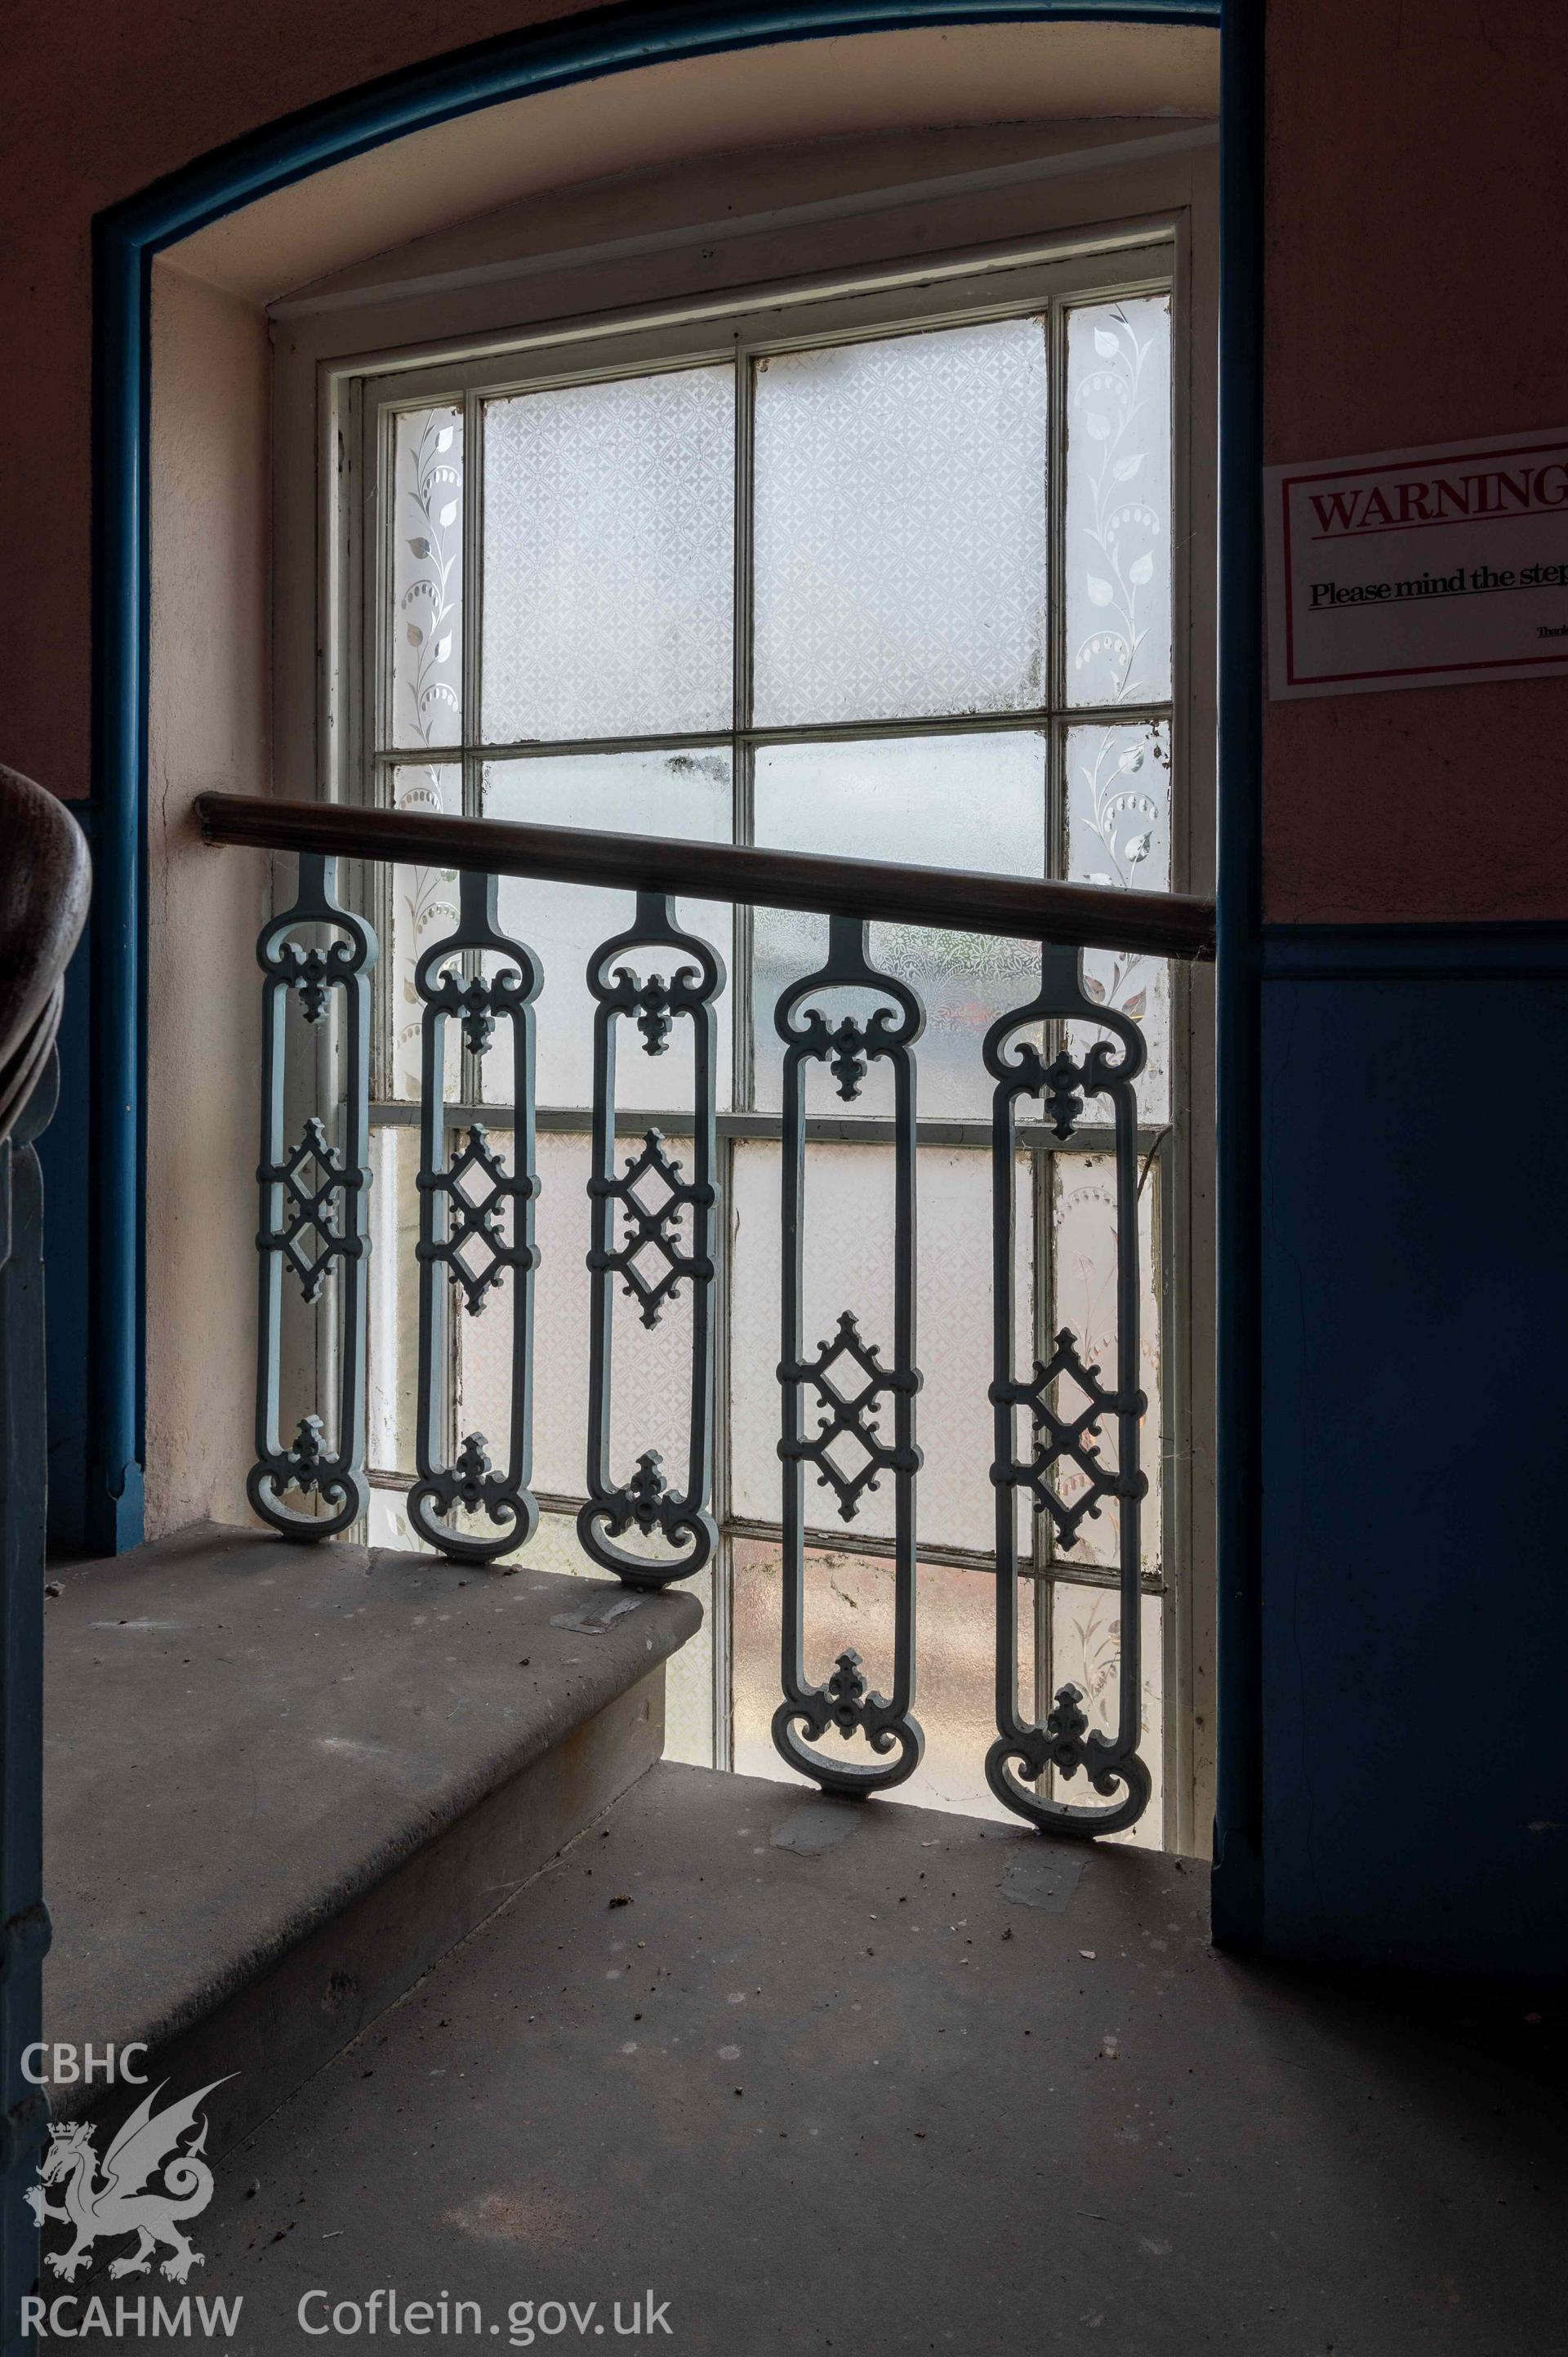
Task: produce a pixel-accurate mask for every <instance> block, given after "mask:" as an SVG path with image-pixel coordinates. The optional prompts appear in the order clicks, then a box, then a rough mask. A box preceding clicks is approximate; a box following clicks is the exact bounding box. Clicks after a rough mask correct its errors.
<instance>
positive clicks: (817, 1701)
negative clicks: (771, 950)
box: [773, 917, 925, 1793]
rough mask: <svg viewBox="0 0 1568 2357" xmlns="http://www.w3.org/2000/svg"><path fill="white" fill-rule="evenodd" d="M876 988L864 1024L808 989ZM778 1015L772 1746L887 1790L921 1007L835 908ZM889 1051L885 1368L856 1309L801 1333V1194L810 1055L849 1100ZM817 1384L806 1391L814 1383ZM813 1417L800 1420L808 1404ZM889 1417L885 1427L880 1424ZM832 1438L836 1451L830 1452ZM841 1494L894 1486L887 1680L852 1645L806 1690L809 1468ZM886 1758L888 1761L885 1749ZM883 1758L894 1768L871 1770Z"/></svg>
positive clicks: (861, 1787) (906, 1559) (826, 1783)
mask: <svg viewBox="0 0 1568 2357" xmlns="http://www.w3.org/2000/svg"><path fill="white" fill-rule="evenodd" d="M845 987H848V988H851V989H854V990H871V991H873V992H875V994H876V995H877V996H879V997H883V998H888V999H891V1000H892V1002H893V1004H892V1006H878V1007H876V1008H875V1010H874V1011H873V1012H872V1013H871V1014H870V1015H869V1016H868V1017H865V1018H864V1019H863V1018H861V1017H855V1016H852V1015H845V1016H843V1017H840V1019H839V1020H838V1022H836V1023H833V1022H831V1021H830V1019H829V1017H828V1016H827V1015H826V1014H825V1013H824V1012H823V1010H822V1007H821V1006H811V1005H808V1004H807V1002H808V1001H809V1000H811V999H814V998H817V997H820V996H822V995H823V994H824V993H827V992H830V991H832V990H835V989H843V988H845ZM774 1021H775V1024H776V1027H777V1028H778V1032H779V1038H780V1039H782V1041H783V1042H784V1151H783V1157H782V1159H783V1202H782V1208H781V1216H782V1222H783V1261H782V1275H783V1299H782V1306H781V1319H780V1324H781V1339H782V1345H783V1347H782V1353H781V1356H780V1358H779V1385H780V1389H781V1391H782V1394H783V1435H782V1437H781V1438H780V1440H779V1456H780V1458H782V1459H783V1464H784V1485H783V1487H784V1501H783V1525H784V1549H783V1557H784V1560H783V1618H784V1626H783V1632H782V1633H783V1641H782V1647H781V1656H780V1662H781V1678H782V1684H783V1687H784V1699H783V1701H782V1702H781V1703H780V1704H779V1707H778V1709H777V1710H776V1711H775V1712H774V1714H773V1741H774V1744H775V1747H776V1748H777V1749H778V1751H779V1756H780V1757H781V1758H782V1759H783V1760H785V1762H786V1763H787V1764H788V1765H789V1767H791V1768H794V1769H798V1770H800V1773H801V1774H802V1775H805V1776H810V1777H811V1779H812V1780H813V1781H815V1782H816V1783H818V1784H820V1785H822V1789H823V1790H824V1792H854V1793H865V1792H883V1791H886V1789H887V1788H888V1787H889V1786H890V1785H894V1784H901V1783H903V1782H904V1781H905V1779H906V1778H907V1777H909V1776H912V1775H913V1774H914V1772H915V1770H916V1769H917V1768H918V1766H919V1764H920V1756H921V1753H922V1751H923V1750H924V1749H925V1737H924V1735H923V1734H922V1732H921V1729H920V1724H919V1721H918V1719H917V1718H916V1717H914V1715H913V1712H914V1701H915V1576H916V1545H915V1495H916V1482H917V1479H918V1474H919V1470H920V1452H919V1449H918V1448H917V1447H916V1444H915V1394H917V1392H918V1390H919V1388H920V1374H919V1370H918V1367H917V1365H916V1363H915V1059H914V1052H913V1050H914V1046H915V1042H916V1040H917V1039H918V1038H919V1036H920V1033H921V1031H922V1029H923V1028H924V1026H925V1013H924V1010H923V1009H922V1007H921V1006H920V1002H919V1000H918V997H917V996H916V995H915V993H914V991H913V990H911V989H910V988H909V986H908V984H907V983H904V982H900V981H897V979H896V978H895V977H894V976H893V975H891V974H882V973H880V972H878V971H877V969H876V968H875V966H873V965H872V964H871V963H870V961H869V959H868V957H867V954H866V927H865V924H864V923H863V922H862V921H860V920H858V919H856V918H854V917H834V918H832V920H830V923H829V927H828V955H827V962H826V963H825V964H824V965H822V967H820V968H819V970H818V971H817V972H816V973H815V974H806V975H804V976H803V977H802V978H801V980H800V981H799V982H795V983H792V984H791V985H789V988H788V989H787V990H786V991H784V992H783V993H782V995H781V996H780V997H779V1004H778V1007H777V1009H776V1011H775V1015H774ZM874 1062H885V1063H886V1064H887V1065H888V1066H889V1067H890V1068H891V1071H892V1074H893V1103H894V1114H893V1337H892V1360H891V1363H890V1364H888V1365H886V1366H884V1364H883V1362H882V1356H881V1351H880V1348H879V1346H878V1345H877V1344H875V1342H870V1341H867V1340H865V1338H864V1337H863V1336H862V1334H861V1331H860V1327H859V1322H858V1320H857V1319H856V1318H855V1316H854V1312H853V1311H851V1310H847V1309H846V1310H845V1311H844V1312H843V1314H842V1316H841V1317H840V1318H839V1322H838V1329H837V1332H836V1333H835V1334H834V1335H833V1336H832V1338H831V1339H829V1340H822V1341H820V1342H819V1343H818V1345H817V1348H816V1351H815V1353H814V1354H813V1355H811V1356H810V1357H809V1356H808V1355H807V1352H806V1348H805V1339H804V1333H803V1327H804V1318H805V1307H804V1273H805V1250H806V1234H805V1225H806V1222H805V1208H806V1207H805V1195H806V1080H807V1072H808V1068H809V1067H810V1066H811V1065H812V1064H813V1063H817V1064H825V1065H826V1066H827V1067H828V1070H829V1071H831V1073H832V1077H833V1079H834V1081H835V1082H836V1083H837V1086H838V1093H839V1095H840V1096H841V1097H842V1098H843V1099H844V1101H845V1102H846V1103H847V1102H849V1101H851V1100H853V1099H854V1098H855V1097H857V1096H858V1095H859V1093H860V1089H861V1084H862V1082H864V1081H865V1075H866V1071H867V1069H868V1067H869V1066H870V1065H871V1064H872V1063H874ZM812 1393H814V1394H815V1398H814V1399H810V1398H809V1394H812ZM809 1410H810V1411H811V1412H814V1413H815V1415H816V1417H817V1426H816V1430H815V1431H814V1432H811V1433H808V1431H807V1430H806V1415H807V1413H808V1411H809ZM887 1415H890V1417H891V1421H892V1435H891V1437H890V1438H885V1437H884V1436H883V1433H882V1428H881V1427H882V1419H883V1417H884V1416H887ZM845 1441H848V1442H849V1443H850V1444H851V1445H852V1448H853V1450H854V1451H858V1453H859V1455H860V1457H861V1458H862V1460H863V1461H862V1463H861V1464H860V1466H859V1467H858V1469H851V1467H850V1466H849V1465H847V1464H846V1462H845V1461H844V1460H845V1456H846V1451H845V1449H844V1447H843V1444H844V1443H845ZM835 1446H836V1447H837V1448H838V1449H839V1456H838V1458H837V1459H835V1458H834V1455H833V1450H834V1448H835ZM808 1465H810V1466H811V1467H813V1468H814V1469H815V1471H816V1476H817V1480H818V1481H819V1482H820V1483H821V1484H822V1485H823V1486H824V1487H826V1488H829V1489H831V1490H832V1491H833V1492H834V1494H835V1495H836V1497H837V1500H838V1512H839V1516H840V1519H841V1520H842V1521H843V1522H846V1523H850V1522H854V1519H855V1517H856V1515H857V1514H858V1513H859V1512H860V1503H861V1499H862V1497H863V1496H864V1494H865V1491H867V1490H868V1489H874V1488H875V1486H876V1484H877V1482H878V1481H879V1480H881V1478H882V1477H883V1475H884V1474H886V1475H887V1476H888V1477H889V1478H890V1479H891V1480H892V1482H893V1500H894V1507H893V1527H894V1627H893V1688H892V1692H891V1693H890V1694H886V1695H884V1694H879V1693H876V1692H875V1691H874V1690H873V1689H872V1687H871V1686H870V1684H869V1683H868V1681H867V1680H866V1678H865V1675H864V1674H863V1673H862V1669H861V1661H860V1656H859V1654H858V1653H857V1652H854V1649H853V1648H848V1649H846V1650H845V1651H844V1652H842V1653H841V1654H840V1655H839V1657H838V1661H837V1663H836V1665H835V1667H834V1670H833V1673H832V1676H831V1677H830V1678H829V1679H828V1681H827V1683H826V1684H824V1685H820V1686H819V1685H813V1684H811V1679H810V1677H809V1675H808V1674H807V1670H806V1625H805V1623H806V1514H805V1497H804V1491H805V1471H806V1468H807V1466H808ZM830 1727H833V1728H836V1729H837V1731H838V1733H839V1735H840V1736H841V1737H842V1738H843V1740H844V1742H845V1743H846V1744H847V1743H849V1742H850V1741H852V1740H853V1738H854V1737H855V1736H856V1735H860V1736H863V1737H864V1738H865V1742H866V1744H867V1746H868V1747H869V1749H871V1751H872V1752H873V1753H875V1755H876V1757H875V1760H872V1761H869V1762H867V1761H865V1760H835V1759H834V1758H833V1757H832V1754H831V1753H830V1752H826V1751H823V1750H822V1749H819V1748H818V1747H819V1745H820V1741H821V1738H822V1737H823V1736H824V1735H825V1734H826V1733H827V1732H828V1730H829V1728H830ZM889 1753H891V1754H892V1755H893V1756H892V1758H891V1759H889V1758H888V1756H887V1755H888V1754H889ZM882 1760H886V1766H882V1765H878V1764H877V1763H878V1762H879V1761H882Z"/></svg>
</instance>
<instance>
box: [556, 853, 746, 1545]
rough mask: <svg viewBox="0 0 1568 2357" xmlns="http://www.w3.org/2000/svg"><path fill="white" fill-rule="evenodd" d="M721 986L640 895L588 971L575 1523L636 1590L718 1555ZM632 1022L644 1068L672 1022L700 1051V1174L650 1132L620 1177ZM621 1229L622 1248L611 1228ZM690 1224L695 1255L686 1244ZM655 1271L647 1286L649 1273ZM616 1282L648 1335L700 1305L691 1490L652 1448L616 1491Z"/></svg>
mask: <svg viewBox="0 0 1568 2357" xmlns="http://www.w3.org/2000/svg"><path fill="white" fill-rule="evenodd" d="M639 951H640V952H645V955H644V957H643V958H642V959H641V960H640V961H639V962H640V963H644V964H646V963H647V962H648V959H649V957H658V958H659V959H660V963H661V964H663V965H665V966H666V970H665V971H664V972H660V973H653V974H649V975H648V977H647V979H646V980H645V981H642V982H639V980H638V977H637V974H636V972H635V971H634V970H633V967H632V965H631V964H630V963H620V961H622V960H629V959H630V958H631V956H632V954H633V952H639ZM724 986H725V969H724V962H723V960H722V959H721V958H720V956H719V954H718V952H717V951H716V950H715V949H714V948H713V947H712V945H711V944H710V943H709V942H704V941H700V940H699V939H698V938H697V936H696V935H695V934H694V933H687V932H682V930H681V928H680V927H679V926H678V925H677V924H676V922H675V911H674V906H673V903H672V902H671V900H670V899H667V898H666V896H665V895H664V894H663V893H660V892H639V894H638V896H637V911H636V915H635V917H634V919H633V920H632V923H631V925H630V927H629V929H628V931H626V932H624V933H618V934H616V935H615V936H614V938H613V939H612V940H610V941H607V942H605V943H604V944H603V945H602V947H601V948H599V949H597V950H596V952H594V955H593V956H592V957H591V958H590V959H589V961H588V988H589V990H590V992H591V993H592V995H593V998H594V1001H595V1006H594V1114H593V1119H594V1146H593V1157H594V1159H593V1175H592V1176H591V1178H590V1179H589V1180H588V1198H589V1202H590V1204H591V1206H592V1232H591V1242H590V1243H589V1247H588V1269H589V1275H590V1284H591V1307H590V1310H589V1329H588V1342H589V1364H588V1452H587V1487H588V1495H587V1499H586V1501H585V1503H584V1505H583V1507H582V1508H581V1510H580V1511H579V1512H578V1515H577V1536H578V1539H579V1541H580V1542H581V1544H582V1547H583V1550H584V1552H585V1554H586V1555H588V1556H589V1558H590V1560H591V1561H593V1562H594V1563H596V1564H598V1565H600V1566H602V1568H603V1569H604V1570H606V1571H613V1572H614V1573H615V1574H616V1576H617V1577H618V1578H619V1579H623V1580H625V1581H626V1583H627V1584H628V1587H668V1586H669V1585H670V1583H671V1581H672V1580H676V1579H690V1578H691V1577H693V1575H694V1574H695V1573H697V1572H699V1571H701V1570H702V1568H703V1565H704V1564H705V1563H707V1561H708V1560H709V1558H710V1556H711V1555H712V1554H713V1551H714V1547H715V1545H716V1544H718V1526H717V1524H716V1523H714V1517H713V1513H712V1512H711V1503H712V1501H711V1496H710V1492H711V1491H712V1488H713V1465H714V1348H715V1341H716V1318H717V1302H716V1295H715V1282H714V1280H715V1276H716V1264H715V1260H714V1240H715V1236H716V1232H717V1206H718V1189H717V1185H716V1183H715V1179H714V1162H715V1158H716V1150H717V1149H716V1128H715V1121H716V1108H717V1102H718V1100H717V1095H716V1089H717V1077H718V1076H717V1069H716V1066H717V1045H718V1017H717V1012H716V1002H717V1000H718V997H719V994H720V992H721V991H722V990H723V989H724ZM623 1023H630V1024H632V1025H634V1026H635V1028H636V1029H637V1031H638V1032H639V1034H640V1038H639V1043H638V1044H639V1048H640V1050H641V1053H642V1054H643V1055H645V1056H662V1055H663V1054H664V1053H665V1052H666V1050H667V1049H668V1048H669V1045H670V1040H671V1033H672V1032H673V1030H674V1028H675V1026H676V1025H677V1024H678V1023H689V1024H690V1025H691V1027H692V1041H693V1084H692V1093H693V1108H692V1112H693V1135H692V1175H691V1177H690V1178H689V1179H688V1178H687V1177H686V1176H685V1166H684V1163H683V1162H682V1161H677V1160H675V1159H674V1158H673V1157H671V1155H669V1154H668V1153H666V1151H665V1146H664V1139H663V1137H662V1135H661V1134H660V1132H659V1131H658V1130H657V1129H650V1130H648V1131H647V1132H645V1134H644V1136H643V1141H642V1149H641V1151H640V1153H639V1154H635V1155H633V1156H632V1157H631V1158H630V1159H629V1160H628V1163H627V1165H626V1168H624V1170H621V1171H619V1172H618V1170H617V1168H616V1155H617V1147H616V1118H615V1115H616V1040H617V1035H618V1030H619V1028H620V1026H621V1025H622V1024H623ZM682 1222H690V1228H691V1248H690V1250H689V1251H688V1250H685V1249H683V1248H682V1243H681V1242H680V1231H681V1228H682ZM617 1225H619V1228H620V1236H619V1240H618V1239H617V1235H616V1228H617ZM650 1266H651V1270H652V1274H651V1275H650V1273H649V1269H650ZM617 1282H619V1284H620V1286H621V1287H622V1289H623V1291H624V1292H625V1293H627V1294H628V1296H629V1297H631V1298H632V1300H634V1301H635V1302H636V1304H637V1307H638V1311H639V1317H640V1318H641V1322H642V1324H643V1325H644V1326H645V1327H652V1326H656V1325H658V1323H659V1321H660V1318H661V1317H662V1316H663V1314H664V1311H665V1309H666V1308H667V1307H668V1306H669V1304H670V1302H671V1299H672V1298H673V1297H674V1296H675V1295H676V1294H677V1293H678V1292H679V1290H680V1289H681V1287H682V1286H686V1287H687V1288H688V1289H689V1290H690V1294H691V1298H692V1353H691V1383H690V1394H689V1405H688V1409H687V1431H688V1441H687V1454H686V1470H685V1478H684V1480H683V1481H682V1483H681V1484H680V1486H679V1487H672V1486H671V1483H670V1481H669V1480H667V1479H666V1476H665V1472H664V1465H663V1459H662V1458H661V1457H660V1453H659V1451H658V1450H657V1449H655V1448H647V1449H644V1450H643V1451H642V1452H641V1454H640V1455H639V1458H638V1460H637V1469H636V1471H635V1472H634V1473H633V1474H632V1475H631V1476H630V1477H629V1478H628V1480H624V1481H617V1480H616V1479H615V1475H614V1472H613V1469H612V1467H611V1462H610V1431H611V1404H612V1385H613V1382H614V1375H615V1294H614V1286H615V1285H616V1283H617ZM633 1527H635V1528H636V1529H637V1530H638V1531H639V1533H640V1534H641V1535H642V1537H643V1538H644V1539H646V1540H653V1539H657V1540H659V1541H660V1542H661V1543H662V1544H663V1546H665V1547H667V1548H669V1549H670V1550H671V1553H669V1554H668V1555H653V1554H649V1555H635V1554H632V1553H631V1552H630V1551H629V1550H628V1548H626V1547H624V1546H620V1545H618V1544H617V1541H618V1540H620V1539H623V1538H624V1537H625V1536H626V1534H627V1533H628V1531H630V1530H631V1529H632V1528H633Z"/></svg>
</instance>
